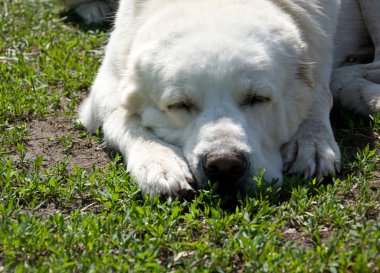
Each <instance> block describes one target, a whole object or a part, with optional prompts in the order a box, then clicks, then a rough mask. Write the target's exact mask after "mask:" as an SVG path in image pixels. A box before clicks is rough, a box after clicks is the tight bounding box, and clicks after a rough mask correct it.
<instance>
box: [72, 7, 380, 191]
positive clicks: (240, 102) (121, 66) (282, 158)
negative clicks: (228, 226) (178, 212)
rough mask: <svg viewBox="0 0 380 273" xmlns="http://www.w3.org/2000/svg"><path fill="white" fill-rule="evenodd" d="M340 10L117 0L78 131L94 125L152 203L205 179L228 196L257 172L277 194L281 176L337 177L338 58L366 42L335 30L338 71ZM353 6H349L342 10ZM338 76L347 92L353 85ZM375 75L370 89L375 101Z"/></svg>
mask: <svg viewBox="0 0 380 273" xmlns="http://www.w3.org/2000/svg"><path fill="white" fill-rule="evenodd" d="M362 1H364V2H366V3H365V4H367V6H368V3H367V2H370V1H365V0H362ZM375 2H376V1H373V2H372V3H375ZM365 4H363V6H361V8H363V7H364V6H365ZM373 5H376V6H377V5H378V4H377V3H375V4H373ZM341 8H342V7H341V6H340V1H338V0H318V1H317V0H313V1H310V0H307V1H306V0H281V1H279V0H246V1H237V0H208V1H202V0H187V1H180V0H178V1H177V0H134V1H133V0H122V1H121V3H120V7H119V10H118V13H117V16H116V21H115V28H114V30H113V32H112V34H111V38H110V41H109V43H108V45H107V48H106V55H105V58H104V60H103V63H102V66H101V68H100V70H99V73H98V75H97V78H96V80H95V83H94V85H93V87H92V91H91V94H90V96H89V98H88V99H87V100H85V102H84V103H83V104H82V106H81V109H80V115H79V118H80V121H81V122H82V123H83V124H84V126H85V127H86V128H87V129H88V130H89V131H90V132H92V131H95V130H96V129H98V128H99V127H102V129H103V132H104V138H105V141H106V143H107V145H109V146H111V147H113V148H115V149H116V150H118V151H120V152H121V153H122V154H123V156H124V158H125V161H126V165H127V170H128V171H129V172H130V173H131V175H133V176H134V177H135V180H136V181H137V183H138V184H139V185H140V187H141V188H142V190H143V191H144V192H145V193H148V194H152V195H154V194H159V195H173V196H177V195H183V194H186V193H188V192H192V191H193V189H194V188H195V187H199V188H202V187H204V186H205V184H206V182H207V180H208V179H210V180H212V181H219V182H220V187H221V188H222V189H223V190H224V191H225V192H230V191H231V190H233V189H237V188H240V189H243V190H244V189H248V188H250V187H254V186H255V184H254V182H253V180H252V179H251V177H252V175H254V174H257V172H258V170H259V168H262V169H264V170H265V173H264V177H265V178H266V179H269V180H270V179H277V181H278V182H277V184H276V185H280V184H281V181H282V173H283V169H285V171H286V172H290V173H303V174H304V175H305V176H306V177H309V176H314V175H315V176H318V177H321V176H325V175H329V174H333V173H335V171H336V170H337V169H339V162H340V152H339V148H338V146H337V144H336V142H335V140H334V136H333V133H332V129H331V125H330V121H329V113H330V109H331V107H332V95H331V93H330V88H329V82H330V77H331V73H332V67H333V65H334V66H335V67H341V66H347V67H350V69H351V66H352V65H353V64H352V61H351V62H345V60H346V57H347V56H348V55H350V54H356V55H355V56H354V57H357V58H359V57H360V56H361V55H360V54H357V53H358V52H359V47H360V46H361V45H362V44H363V43H364V41H361V42H357V43H356V44H355V43H353V44H352V46H351V45H349V46H348V45H345V44H344V43H343V44H341V43H340V42H341V41H344V39H345V38H346V37H345V33H344V31H341V32H338V34H337V37H339V38H338V39H337V41H338V42H339V43H337V46H338V47H339V48H340V49H339V50H340V51H339V53H340V54H337V55H336V58H335V62H334V59H333V46H334V39H333V38H334V34H335V29H336V24H337V21H338V16H339V11H340V10H341ZM359 8H360V7H359V4H358V3H357V2H356V1H354V0H352V1H347V0H346V1H345V6H344V7H343V9H347V10H349V11H350V12H351V14H356V15H358V14H360V10H359V11H358V12H359V13H358V12H356V11H351V9H359ZM373 8H375V7H374V6H373ZM376 8H378V7H376ZM340 14H341V15H340V16H341V18H340V22H344V21H345V20H346V21H347V18H346V17H347V16H346V15H345V14H343V15H342V13H340ZM358 16H359V15H358ZM348 18H349V17H348ZM368 18H369V19H368ZM368 18H366V20H367V19H368V20H367V21H370V20H372V19H371V16H369V17H368ZM356 23H358V24H359V26H358V27H357V30H358V31H357V32H355V34H358V35H357V36H355V37H356V39H362V40H363V39H369V35H367V36H366V35H361V34H360V31H361V29H362V27H361V26H364V21H363V20H357V22H356ZM339 25H340V23H339ZM374 29H375V30H374V31H375V32H376V31H377V29H376V27H374ZM338 30H339V28H338ZM379 35H380V34H379ZM347 39H348V40H349V38H347ZM372 39H374V38H373V37H372ZM375 46H376V44H375ZM372 51H373V48H372ZM345 55H346V56H345ZM367 66H368V67H369V66H370V64H367ZM347 67H346V68H345V69H347ZM368 67H367V68H368ZM336 71H337V72H336V73H335V74H334V77H335V78H336V79H335V80H336V82H338V81H340V85H339V86H338V85H336V86H338V87H337V88H336V93H337V94H338V93H339V92H341V93H342V94H343V93H345V92H347V91H345V88H346V85H348V84H350V82H349V81H347V80H346V79H341V77H342V76H340V75H338V74H339V73H340V71H338V70H336ZM376 71H377V70H375V74H374V75H375V76H373V75H372V77H373V78H374V79H375V80H374V81H371V82H370V83H369V84H370V85H371V88H372V87H373V86H375V87H376V88H377V91H378V92H379V93H380V88H379V85H377V84H376V79H378V78H376V75H377V74H376V73H377V72H376ZM338 72H339V73H338ZM340 74H342V73H340ZM352 80H354V79H352ZM358 80H359V79H358ZM371 80H372V79H371ZM360 81H361V79H360ZM342 90H343V91H342ZM362 90H365V88H364V89H362ZM353 92H354V91H353ZM360 92H362V91H360ZM372 93H373V92H372ZM372 93H371V94H372ZM363 94H366V93H365V92H362V95H363ZM377 96H378V97H376V98H375V100H376V101H375V105H378V101H379V95H377ZM351 97H353V98H355V96H351ZM352 100H354V99H352ZM372 101H373V98H372ZM354 103H355V104H358V105H359V104H360V107H361V108H360V107H356V108H358V109H359V108H360V109H363V111H362V112H365V111H367V112H369V111H377V110H378V109H377V108H376V107H378V106H375V107H373V105H374V104H373V103H366V102H363V101H360V100H355V102H354ZM350 105H352V102H350ZM363 105H364V106H363Z"/></svg>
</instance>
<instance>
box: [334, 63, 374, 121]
mask: <svg viewBox="0 0 380 273" xmlns="http://www.w3.org/2000/svg"><path fill="white" fill-rule="evenodd" d="M331 90H332V93H333V95H334V97H336V98H338V97H339V99H340V102H341V103H342V105H343V106H345V107H347V108H349V109H352V110H354V111H356V112H359V113H362V114H365V115H367V114H371V113H379V112H380V62H374V63H371V64H357V65H351V66H344V67H341V68H338V69H336V70H335V71H334V73H333V74H332V79H331Z"/></svg>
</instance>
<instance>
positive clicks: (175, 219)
mask: <svg viewBox="0 0 380 273" xmlns="http://www.w3.org/2000/svg"><path fill="white" fill-rule="evenodd" d="M0 9H1V11H2V12H1V13H0V25H1V26H2V32H1V33H0V79H1V80H0V272H10V271H15V272H66V271H69V272H72V271H77V272H84V271H94V272H120V271H121V272H130V271H134V272H379V268H380V255H379V253H380V221H379V220H380V171H379V162H380V160H379V158H380V157H379V152H378V148H379V131H380V130H379V129H380V116H379V115H374V116H367V117H363V116H358V115H356V114H354V113H351V112H348V111H345V110H344V109H342V108H341V107H339V105H337V106H335V108H334V111H333V113H332V121H333V125H334V132H335V135H336V138H337V140H338V142H339V146H340V147H341V150H342V154H343V165H342V172H341V173H340V174H339V175H338V176H337V177H332V178H328V179H324V180H322V181H316V180H306V181H305V180H303V179H301V178H300V177H286V178H285V185H284V187H283V188H282V189H281V190H280V191H279V192H273V190H272V189H271V188H270V187H268V186H267V185H266V184H265V183H264V181H262V179H261V177H260V176H257V177H254V178H253V179H256V180H257V181H258V183H259V184H260V187H259V190H258V191H257V192H255V193H252V194H251V195H249V196H247V197H246V199H241V200H239V201H237V202H224V201H223V200H221V199H220V198H219V197H218V196H217V195H214V194H213V192H212V190H211V191H201V192H199V194H198V195H197V196H196V197H195V198H194V199H193V200H187V201H185V200H172V201H167V200H159V199H157V198H154V199H149V198H145V197H143V196H142V195H141V192H140V191H139V189H138V188H137V186H136V184H135V183H134V182H133V177H130V176H129V175H128V173H126V171H125V167H124V166H123V164H122V159H121V158H120V156H119V155H118V154H117V153H115V152H112V151H110V150H107V149H104V148H103V147H102V139H101V132H97V133H96V134H94V135H89V134H87V133H86V132H85V130H84V129H83V128H82V127H81V126H80V124H77V123H76V121H75V120H76V116H77V115H76V111H77V106H78V104H79V102H80V101H81V100H82V99H83V98H84V97H85V96H86V94H87V93H88V91H89V89H90V86H91V83H92V81H93V79H94V77H95V74H96V71H97V69H98V67H99V63H100V60H101V57H102V48H103V46H104V44H105V42H106V40H107V38H108V35H109V31H108V29H105V28H103V26H96V27H91V28H89V27H83V25H81V24H80V22H77V21H75V20H73V17H72V16H69V15H68V14H66V13H64V11H63V8H62V7H61V6H59V5H58V4H57V2H56V1H53V0H49V1H42V0H31V1H21V0H16V1H14V0H13V1H11V0H0Z"/></svg>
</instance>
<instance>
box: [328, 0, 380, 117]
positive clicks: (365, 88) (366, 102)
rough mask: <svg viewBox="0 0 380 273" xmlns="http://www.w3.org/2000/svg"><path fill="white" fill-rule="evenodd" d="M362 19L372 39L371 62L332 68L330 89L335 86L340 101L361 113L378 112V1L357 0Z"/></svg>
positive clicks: (379, 75) (379, 69)
mask: <svg viewBox="0 0 380 273" xmlns="http://www.w3.org/2000/svg"><path fill="white" fill-rule="evenodd" d="M359 4H360V8H361V11H362V15H363V19H364V23H365V25H366V27H367V29H368V32H369V34H370V37H371V39H372V42H373V45H374V49H375V55H374V56H375V57H374V60H373V62H372V63H369V64H355V65H348V66H343V67H341V68H338V69H337V70H335V71H334V74H333V79H332V89H335V90H338V92H339V93H340V100H341V103H342V105H344V106H346V107H348V108H351V109H353V110H355V111H358V112H360V113H363V114H371V113H378V112H380V1H377V0H359Z"/></svg>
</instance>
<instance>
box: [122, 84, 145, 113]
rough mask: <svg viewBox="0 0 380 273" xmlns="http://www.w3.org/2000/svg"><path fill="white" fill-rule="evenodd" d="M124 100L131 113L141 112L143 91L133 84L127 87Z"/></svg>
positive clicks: (124, 104) (125, 106)
mask: <svg viewBox="0 0 380 273" xmlns="http://www.w3.org/2000/svg"><path fill="white" fill-rule="evenodd" d="M123 101H124V103H123V106H124V108H125V109H126V110H127V112H128V114H129V115H135V114H140V112H141V111H140V110H141V107H142V102H143V100H142V97H141V92H138V90H137V88H136V86H135V85H134V84H131V85H129V86H128V87H127V88H126V90H125V97H124V100H123Z"/></svg>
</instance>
